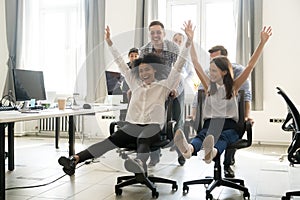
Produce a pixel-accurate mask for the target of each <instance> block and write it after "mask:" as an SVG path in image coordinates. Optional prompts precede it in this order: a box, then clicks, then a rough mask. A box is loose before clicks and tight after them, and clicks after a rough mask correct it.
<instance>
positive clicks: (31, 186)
mask: <svg viewBox="0 0 300 200" xmlns="http://www.w3.org/2000/svg"><path fill="white" fill-rule="evenodd" d="M90 163H92V162H91V161H86V162H85V163H84V164H82V165H80V166H78V167H76V169H78V168H80V167H82V166H83V165H88V164H90ZM66 175H67V174H64V175H62V176H61V177H58V178H57V179H55V180H53V181H51V182H49V183H44V184H40V185H30V186H19V187H10V188H6V189H5V190H17V189H29V188H36V187H43V186H46V185H50V184H51V183H54V182H56V181H58V180H59V179H61V178H63V177H65V176H66Z"/></svg>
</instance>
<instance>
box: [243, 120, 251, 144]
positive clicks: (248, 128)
mask: <svg viewBox="0 0 300 200" xmlns="http://www.w3.org/2000/svg"><path fill="white" fill-rule="evenodd" d="M245 131H246V132H247V134H246V135H247V147H249V146H251V145H252V123H251V122H250V121H246V122H245Z"/></svg>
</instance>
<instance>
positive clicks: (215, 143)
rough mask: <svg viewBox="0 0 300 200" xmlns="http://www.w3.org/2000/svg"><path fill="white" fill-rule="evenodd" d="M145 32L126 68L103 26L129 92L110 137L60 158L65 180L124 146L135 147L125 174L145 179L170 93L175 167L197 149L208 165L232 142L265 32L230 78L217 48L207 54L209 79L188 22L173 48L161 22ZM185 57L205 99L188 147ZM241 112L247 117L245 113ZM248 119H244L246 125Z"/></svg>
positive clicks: (155, 156) (229, 67) (268, 31)
mask: <svg viewBox="0 0 300 200" xmlns="http://www.w3.org/2000/svg"><path fill="white" fill-rule="evenodd" d="M148 28H149V35H150V39H151V41H150V42H149V43H148V44H146V45H145V46H143V47H142V48H140V49H139V51H136V49H131V50H132V51H129V54H128V55H129V57H130V58H131V55H130V54H131V53H134V54H133V56H132V57H133V58H132V61H131V62H130V64H127V63H125V61H124V60H123V58H122V56H121V54H120V53H119V52H118V50H117V49H116V47H115V45H114V44H113V41H112V40H111V37H110V36H111V30H110V28H109V27H108V26H107V27H106V30H105V31H106V33H105V40H106V42H107V45H108V49H109V50H110V52H111V53H112V55H113V57H114V59H115V62H116V63H117V65H118V67H119V69H120V71H121V73H122V74H123V75H124V77H125V81H126V84H127V85H128V88H129V90H130V103H129V105H128V109H127V114H126V119H125V121H126V123H125V125H124V126H123V127H121V128H120V129H118V130H117V131H116V132H114V133H113V134H112V135H111V136H109V137H108V138H106V139H104V140H103V141H101V142H98V143H96V144H94V145H91V146H90V147H88V148H87V149H86V150H83V151H81V152H79V153H77V154H75V155H73V156H71V157H64V156H62V157H60V158H59V160H58V162H59V164H60V165H62V166H63V171H64V172H65V173H67V174H68V175H73V174H74V173H75V168H76V165H77V164H78V163H80V162H84V161H85V160H88V159H93V158H97V157H100V156H101V155H103V154H104V153H106V152H107V151H110V150H112V149H115V148H118V147H119V148H122V147H126V146H127V144H130V143H133V144H137V156H136V158H134V159H130V158H128V159H127V160H126V161H125V168H126V169H127V170H128V171H130V172H134V173H142V174H143V173H144V174H145V173H146V172H147V167H148V166H147V161H148V159H149V157H150V147H151V144H153V143H155V142H157V141H159V140H160V133H161V130H162V128H163V125H164V122H165V101H166V100H167V98H168V96H169V95H170V94H172V95H173V96H174V97H175V99H174V105H173V116H172V117H173V120H175V121H176V126H175V135H174V143H175V145H176V147H178V155H179V158H178V161H179V163H180V164H182V163H183V164H184V162H185V159H188V158H190V157H191V156H192V155H197V152H199V151H200V150H201V149H204V151H205V157H204V158H203V160H204V161H205V162H206V163H210V162H211V161H212V160H213V158H214V157H215V156H216V155H217V154H222V152H223V151H224V150H225V149H226V147H227V146H228V145H229V144H231V143H233V142H235V141H236V140H238V134H237V132H236V131H235V129H234V128H235V125H236V122H237V118H238V110H237V109H238V107H237V92H238V90H239V89H240V88H241V87H242V86H243V84H244V83H245V81H247V78H248V76H249V75H250V73H251V71H252V69H253V68H254V66H255V64H256V62H257V60H258V58H259V57H260V55H261V53H262V50H263V47H264V46H265V44H266V42H267V41H268V39H269V37H270V36H271V35H272V29H271V27H268V28H267V27H264V28H263V29H262V31H261V33H260V39H261V40H260V43H259V45H258V47H257V49H256V50H255V52H254V53H253V55H252V57H251V58H250V60H249V63H248V64H247V65H246V67H245V68H244V69H242V70H240V71H241V72H240V74H234V68H233V66H234V65H233V64H231V63H230V61H229V60H228V58H227V57H226V55H223V56H222V54H221V49H220V50H217V47H215V48H212V49H211V51H209V52H210V55H211V58H212V59H211V62H210V66H209V75H208V74H207V73H206V72H205V71H204V70H203V68H202V66H201V65H200V63H199V61H198V57H197V53H196V49H195V46H194V41H193V39H194V29H195V27H194V26H193V24H192V22H191V21H187V22H184V24H183V28H182V30H183V31H184V33H185V36H186V39H185V40H184V39H183V38H184V36H183V35H180V34H178V35H174V41H175V42H176V41H177V42H178V44H176V43H175V42H173V41H169V40H166V39H164V37H165V30H164V25H163V24H162V23H161V22H159V21H153V22H151V23H150V25H149V27H148ZM180 44H183V45H182V46H181V47H180V48H179V46H178V45H180ZM219 47H220V46H219ZM213 53H220V55H216V56H215V57H213V56H212V54H213ZM189 57H190V58H191V61H192V65H193V66H194V68H195V71H196V74H197V76H198V77H199V79H200V81H201V85H202V86H201V87H203V89H204V90H205V94H206V100H205V103H204V109H203V115H204V116H203V117H204V127H203V129H202V130H201V131H199V133H198V134H197V136H196V137H195V138H194V139H193V140H192V141H191V143H189V142H188V140H187V138H186V136H185V134H184V132H183V131H182V130H183V123H184V113H183V107H184V86H183V82H184V81H183V78H182V71H183V68H185V67H187V65H186V63H187V62H188V60H189ZM190 66H191V65H190ZM187 71H188V70H187ZM246 83H247V82H246ZM246 89H247V86H246ZM248 91H249V83H248ZM246 93H247V92H246ZM248 95H249V94H248ZM250 98H251V97H250ZM248 100H249V98H248ZM250 100H251V99H250ZM250 100H249V101H250ZM246 113H248V114H249V112H246ZM248 114H247V116H245V117H246V118H249V120H251V119H250V117H249V115H248ZM220 118H221V119H224V120H223V123H222V125H221V126H222V127H221V128H220V131H219V132H218V133H211V132H209V131H208V130H209V126H212V125H219V124H215V122H214V121H215V120H214V119H220ZM159 154H160V152H156V153H154V154H153V155H151V161H150V163H149V164H151V162H152V165H155V164H156V163H157V162H159ZM232 155H233V153H232V154H231V156H229V157H228V159H230V161H228V163H230V164H231V163H232V158H233V157H232ZM230 164H229V165H230ZM225 175H226V174H225ZM230 176H232V174H230ZM233 176H234V174H233Z"/></svg>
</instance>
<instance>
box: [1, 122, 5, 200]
mask: <svg viewBox="0 0 300 200" xmlns="http://www.w3.org/2000/svg"><path fill="white" fill-rule="evenodd" d="M4 156H5V124H3V123H0V199H1V200H4V199H5V157H4Z"/></svg>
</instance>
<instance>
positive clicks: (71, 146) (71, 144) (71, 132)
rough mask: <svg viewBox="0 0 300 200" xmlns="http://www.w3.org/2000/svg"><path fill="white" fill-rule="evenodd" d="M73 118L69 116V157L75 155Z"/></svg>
mask: <svg viewBox="0 0 300 200" xmlns="http://www.w3.org/2000/svg"><path fill="white" fill-rule="evenodd" d="M74 120H75V116H69V156H72V155H74V154H75V123H74Z"/></svg>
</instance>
